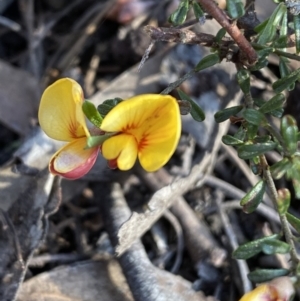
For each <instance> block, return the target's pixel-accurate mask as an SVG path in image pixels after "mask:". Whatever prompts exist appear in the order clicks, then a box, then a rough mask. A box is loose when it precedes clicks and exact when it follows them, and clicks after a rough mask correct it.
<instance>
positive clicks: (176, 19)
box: [169, 0, 190, 25]
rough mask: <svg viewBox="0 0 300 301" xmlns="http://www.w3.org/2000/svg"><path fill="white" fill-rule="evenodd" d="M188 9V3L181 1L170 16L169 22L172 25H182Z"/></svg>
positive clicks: (184, 0) (185, 0)
mask: <svg viewBox="0 0 300 301" xmlns="http://www.w3.org/2000/svg"><path fill="white" fill-rule="evenodd" d="M189 9H190V2H189V1H188V0H181V2H180V4H179V6H178V8H177V9H176V10H175V11H174V12H173V13H172V14H171V16H170V18H169V21H170V23H172V24H173V25H180V24H182V23H183V22H184V21H185V19H186V16H187V14H188V12H189Z"/></svg>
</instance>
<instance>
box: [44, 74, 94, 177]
mask: <svg viewBox="0 0 300 301" xmlns="http://www.w3.org/2000/svg"><path fill="white" fill-rule="evenodd" d="M83 101H84V98H83V91H82V89H81V87H80V85H79V84H78V83H77V82H76V81H74V80H72V79H70V78H63V79H60V80H58V81H56V82H55V83H54V84H52V85H51V86H49V87H48V88H47V89H46V90H45V91H44V93H43V95H42V98H41V103H40V107H39V112H38V118H39V123H40V126H41V128H42V129H43V130H44V132H45V133H46V134H47V135H48V136H49V137H51V138H53V139H55V140H60V141H66V142H68V143H67V144H66V145H65V146H63V147H62V148H61V149H59V150H58V151H57V152H56V153H55V154H54V155H53V157H52V158H51V160H50V163H49V170H50V172H51V173H53V174H56V175H61V176H63V177H65V178H68V179H77V178H80V177H82V176H83V175H85V174H86V173H87V172H88V171H89V170H90V169H91V168H92V166H93V165H94V163H95V161H96V159H97V155H98V152H99V147H98V146H97V147H93V148H89V149H86V144H87V143H86V142H87V137H89V136H90V132H89V130H88V128H87V125H86V121H85V116H84V114H83V111H82V103H83Z"/></svg>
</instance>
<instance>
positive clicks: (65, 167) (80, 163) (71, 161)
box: [49, 137, 99, 179]
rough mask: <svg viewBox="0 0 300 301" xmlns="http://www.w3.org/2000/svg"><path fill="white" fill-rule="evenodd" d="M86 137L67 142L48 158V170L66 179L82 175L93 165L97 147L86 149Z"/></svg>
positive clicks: (97, 150)
mask: <svg viewBox="0 0 300 301" xmlns="http://www.w3.org/2000/svg"><path fill="white" fill-rule="evenodd" d="M85 147H86V137H83V138H79V139H76V140H73V141H72V142H69V143H68V144H66V145H65V146H64V147H62V148H61V149H60V150H58V151H57V152H56V153H55V154H54V155H53V157H52V158H51V160H50V163H49V169H50V172H51V173H53V174H56V175H61V176H63V177H65V178H68V179H77V178H80V177H82V176H84V175H85V174H86V173H87V172H88V171H89V170H90V169H91V168H92V167H93V165H94V163H95V161H96V159H97V155H98V152H99V147H93V148H89V149H86V148H85Z"/></svg>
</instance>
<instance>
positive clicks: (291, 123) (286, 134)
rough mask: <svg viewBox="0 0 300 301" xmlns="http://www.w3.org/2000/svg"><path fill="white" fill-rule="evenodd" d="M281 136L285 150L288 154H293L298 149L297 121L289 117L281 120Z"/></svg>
mask: <svg viewBox="0 0 300 301" xmlns="http://www.w3.org/2000/svg"><path fill="white" fill-rule="evenodd" d="M280 131H281V135H282V138H283V141H284V143H285V147H286V149H287V150H288V151H289V153H290V154H294V153H295V152H296V151H297V149H298V146H297V145H298V131H299V129H298V126H297V121H296V120H295V118H294V117H293V116H291V115H285V116H283V118H282V119H281V128H280Z"/></svg>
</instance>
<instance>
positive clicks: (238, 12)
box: [226, 0, 245, 19]
mask: <svg viewBox="0 0 300 301" xmlns="http://www.w3.org/2000/svg"><path fill="white" fill-rule="evenodd" d="M226 4H227V11H228V14H229V16H230V17H231V18H232V19H238V18H240V17H242V16H243V15H244V14H245V8H244V4H243V3H242V1H241V0H227V1H226Z"/></svg>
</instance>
